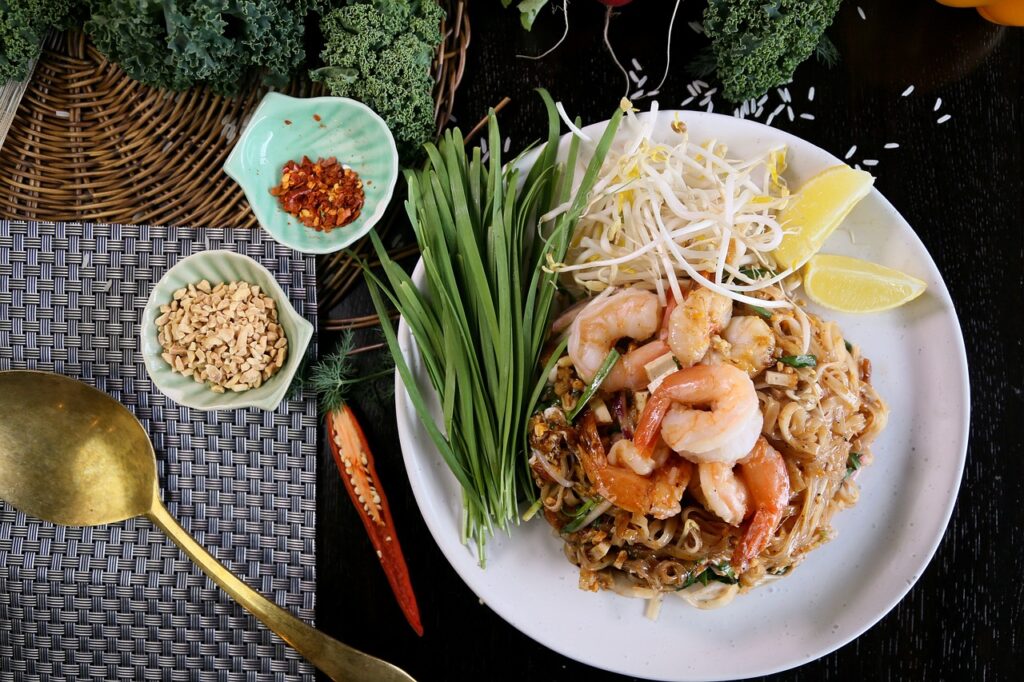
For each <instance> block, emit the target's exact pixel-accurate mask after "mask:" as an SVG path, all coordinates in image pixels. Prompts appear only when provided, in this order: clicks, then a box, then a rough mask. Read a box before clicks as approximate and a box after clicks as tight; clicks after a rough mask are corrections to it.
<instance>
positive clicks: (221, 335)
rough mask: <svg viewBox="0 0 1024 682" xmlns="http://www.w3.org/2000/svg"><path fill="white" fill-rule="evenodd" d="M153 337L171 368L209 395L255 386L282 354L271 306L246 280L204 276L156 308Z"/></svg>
mask: <svg viewBox="0 0 1024 682" xmlns="http://www.w3.org/2000/svg"><path fill="white" fill-rule="evenodd" d="M156 328H157V338H158V339H159V341H160V346H161V347H162V348H163V353H161V354H160V357H162V358H163V359H164V362H166V363H167V364H168V365H170V366H171V369H172V370H173V371H175V372H177V373H179V374H182V375H184V376H187V377H192V378H193V379H194V380H195V381H196V383H207V384H209V385H210V388H211V390H213V391H214V392H215V393H224V392H226V391H229V390H230V391H234V392H236V393H240V392H242V391H247V390H249V389H250V388H259V387H260V386H261V385H263V382H265V381H267V380H268V379H269V378H270V377H272V376H274V375H275V374H276V373H277V372H278V370H280V369H281V368H282V367H283V366H284V363H285V360H286V359H287V358H288V339H287V337H286V336H285V333H284V329H283V328H282V327H281V325H280V324H278V318H277V304H276V303H275V302H274V299H272V298H270V297H269V296H267V295H266V294H264V293H263V292H262V291H260V288H259V287H258V286H256V285H254V284H250V283H249V282H221V283H220V284H218V285H216V286H212V285H211V284H210V283H209V282H208V281H206V280H205V279H204V280H203V281H201V282H198V283H196V284H189V285H188V286H187V287H183V288H181V289H178V290H177V291H175V292H174V296H173V297H172V300H171V301H170V302H169V303H166V304H164V305H162V306H160V316H159V317H157V318H156Z"/></svg>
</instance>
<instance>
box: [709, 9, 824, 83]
mask: <svg viewBox="0 0 1024 682" xmlns="http://www.w3.org/2000/svg"><path fill="white" fill-rule="evenodd" d="M839 3H840V0H767V1H766V0H708V6H707V8H706V9H705V10H704V33H705V34H707V36H708V38H710V39H711V51H712V53H713V55H714V61H715V67H716V71H717V73H718V78H719V80H721V81H722V86H723V95H724V96H725V97H726V98H727V99H729V100H731V101H733V102H742V101H743V100H746V99H750V98H752V97H760V96H761V95H763V94H764V93H765V92H767V91H768V89H769V88H772V87H775V86H777V85H781V84H783V83H786V82H788V81H789V80H790V79H792V78H793V72H794V71H795V70H796V67H798V66H799V65H800V64H801V63H803V62H804V61H806V60H807V58H808V57H810V56H811V55H812V54H814V53H815V52H816V51H819V52H822V53H827V54H829V55H830V56H831V57H833V58H834V56H835V49H834V46H831V43H829V42H827V41H826V42H823V41H822V38H823V36H824V33H825V29H827V28H828V27H829V25H830V24H831V23H832V20H833V19H834V18H835V16H836V12H838V11H839ZM819 46H823V47H826V48H827V46H831V48H832V49H831V50H828V49H823V50H819Z"/></svg>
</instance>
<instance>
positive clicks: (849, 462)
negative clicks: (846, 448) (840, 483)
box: [843, 452, 864, 480]
mask: <svg viewBox="0 0 1024 682" xmlns="http://www.w3.org/2000/svg"><path fill="white" fill-rule="evenodd" d="M863 456H864V455H862V454H861V453H859V452H851V453H850V456H849V457H848V458H847V459H846V476H844V477H843V479H844V480H845V479H847V478H849V477H850V476H852V475H853V472H855V471H857V469H860V468H861V466H862V465H861V462H860V460H861V458H862V457H863Z"/></svg>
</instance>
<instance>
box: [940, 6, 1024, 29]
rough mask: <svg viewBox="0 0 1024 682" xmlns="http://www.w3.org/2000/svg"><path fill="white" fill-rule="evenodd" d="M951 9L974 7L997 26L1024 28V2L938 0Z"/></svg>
mask: <svg viewBox="0 0 1024 682" xmlns="http://www.w3.org/2000/svg"><path fill="white" fill-rule="evenodd" d="M937 1H938V2H939V3H940V4H943V5H948V6H949V7H973V8H975V9H976V10H977V11H978V14H980V15H981V16H983V17H985V18H986V19H988V20H989V21H991V22H992V23H995V24H1002V25H1004V26H1024V0H937Z"/></svg>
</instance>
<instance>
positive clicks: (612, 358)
mask: <svg viewBox="0 0 1024 682" xmlns="http://www.w3.org/2000/svg"><path fill="white" fill-rule="evenodd" d="M618 361H619V352H618V351H617V350H615V349H614V348H612V349H611V350H610V351H608V355H606V356H605V358H604V362H602V363H601V366H600V367H599V368H598V370H597V374H595V375H594V380H593V381H591V382H590V385H589V386H587V388H586V390H584V391H583V393H582V394H581V395H580V397H579V400H577V401H576V406H575V407H573V408H572V410H571V411H570V412H569V414H567V415H565V418H566V419H568V420H569V421H570V422H572V420H573V419H575V418H576V415H578V414H579V413H580V412H582V411H583V408H584V407H586V406H587V403H589V402H590V399H591V398H593V397H594V394H595V393H597V389H599V388H601V384H602V383H603V382H604V380H605V379H606V378H607V377H608V374H610V373H611V371H612V368H613V367H615V363H616V362H618Z"/></svg>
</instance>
